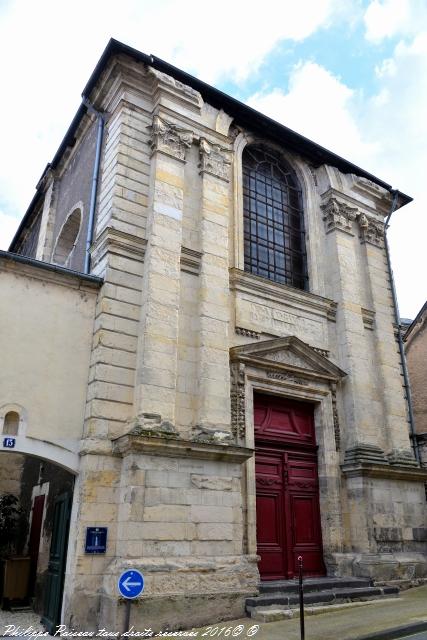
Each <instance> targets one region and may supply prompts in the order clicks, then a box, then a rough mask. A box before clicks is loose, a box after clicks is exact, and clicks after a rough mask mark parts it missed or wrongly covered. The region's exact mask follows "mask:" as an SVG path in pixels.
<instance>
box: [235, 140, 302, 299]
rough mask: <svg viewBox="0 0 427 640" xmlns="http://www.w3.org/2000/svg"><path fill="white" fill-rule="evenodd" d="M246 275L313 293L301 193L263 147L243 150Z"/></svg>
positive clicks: (283, 166)
mask: <svg viewBox="0 0 427 640" xmlns="http://www.w3.org/2000/svg"><path fill="white" fill-rule="evenodd" d="M242 164H243V167H242V168H243V214H244V232H245V233H244V238H245V271H250V272H251V273H254V274H256V275H258V276H263V277H264V278H268V279H269V280H274V281H275V282H281V283H284V284H289V285H291V286H293V287H298V288H299V289H308V277H307V265H306V253H305V234H304V216H303V209H302V197H301V189H300V187H299V184H298V180H297V178H296V176H295V173H294V172H293V171H292V170H291V168H290V167H288V166H287V164H286V163H285V162H284V160H283V159H282V158H281V156H280V155H279V154H278V153H276V152H275V151H273V150H271V149H267V148H265V147H262V146H249V147H246V148H245V150H244V152H243V158H242Z"/></svg>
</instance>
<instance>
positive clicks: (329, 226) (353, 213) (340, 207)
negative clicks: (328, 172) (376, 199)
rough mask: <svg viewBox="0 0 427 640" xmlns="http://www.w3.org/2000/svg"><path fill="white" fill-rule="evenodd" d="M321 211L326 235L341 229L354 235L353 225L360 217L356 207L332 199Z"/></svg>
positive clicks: (323, 205) (322, 206)
mask: <svg viewBox="0 0 427 640" xmlns="http://www.w3.org/2000/svg"><path fill="white" fill-rule="evenodd" d="M321 209H322V211H323V221H324V223H325V228H326V233H329V232H331V231H335V230H336V229H339V230H341V231H345V232H346V233H349V234H351V235H354V234H353V231H352V223H353V222H354V220H356V218H357V215H358V210H357V209H356V208H355V207H349V206H348V205H347V204H346V203H345V202H340V201H339V200H337V198H335V197H331V198H329V200H328V201H327V202H326V203H325V204H322V205H321Z"/></svg>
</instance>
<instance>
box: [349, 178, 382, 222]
mask: <svg viewBox="0 0 427 640" xmlns="http://www.w3.org/2000/svg"><path fill="white" fill-rule="evenodd" d="M351 180H352V185H351V188H352V190H354V191H356V192H358V193H360V194H361V195H362V196H364V197H365V198H369V199H370V200H371V201H373V202H374V203H375V210H376V211H377V212H378V213H381V214H382V215H383V216H386V215H387V214H388V212H389V210H390V205H391V201H392V196H391V194H390V192H389V191H387V190H386V189H383V188H382V187H380V186H379V185H378V184H375V182H372V180H368V179H367V178H361V177H359V176H356V175H354V174H353V175H351Z"/></svg>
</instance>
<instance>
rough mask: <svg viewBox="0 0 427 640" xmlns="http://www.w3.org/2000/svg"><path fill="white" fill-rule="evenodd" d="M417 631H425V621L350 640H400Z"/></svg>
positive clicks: (426, 627) (426, 625)
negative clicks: (398, 639)
mask: <svg viewBox="0 0 427 640" xmlns="http://www.w3.org/2000/svg"><path fill="white" fill-rule="evenodd" d="M419 631H427V620H423V621H421V622H412V623H410V624H404V625H402V626H401V627H394V628H393V629H385V630H383V631H376V632H375V633H370V634H368V635H367V636H357V637H356V638H352V640H397V638H402V637H404V636H407V635H410V634H411V633H418V632H419Z"/></svg>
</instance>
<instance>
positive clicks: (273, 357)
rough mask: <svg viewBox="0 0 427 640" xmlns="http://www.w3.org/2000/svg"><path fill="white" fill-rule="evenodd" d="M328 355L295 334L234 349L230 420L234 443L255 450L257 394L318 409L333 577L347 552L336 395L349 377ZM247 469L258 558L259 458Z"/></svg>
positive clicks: (248, 517)
mask: <svg viewBox="0 0 427 640" xmlns="http://www.w3.org/2000/svg"><path fill="white" fill-rule="evenodd" d="M324 353H325V352H323V351H322V352H321V351H320V350H316V349H315V348H313V347H311V346H310V345H308V344H306V343H305V342H303V341H302V340H300V339H299V338H296V337H295V336H287V337H284V338H276V339H273V340H265V341H262V342H257V343H256V344H253V343H251V344H247V345H241V346H237V347H233V348H232V349H231V350H230V367H231V417H232V430H233V434H234V436H235V438H236V442H237V443H238V444H239V445H241V446H244V447H248V448H251V449H254V448H255V436H254V417H253V416H254V400H253V398H254V391H258V392H262V393H267V394H272V395H275V396H280V397H283V398H288V399H292V400H300V401H304V402H309V403H312V404H313V405H314V423H315V431H316V442H317V445H318V472H319V500H320V511H321V526H322V538H323V552H324V560H325V564H326V568H327V573H328V574H332V572H333V568H334V566H335V562H334V556H335V554H340V553H342V552H343V548H344V539H343V526H342V512H341V501H340V491H341V470H340V466H339V463H340V459H339V455H340V452H339V450H340V426H339V420H338V412H337V407H336V392H337V386H338V385H339V384H340V383H341V381H342V380H343V378H344V377H345V376H346V373H345V372H344V371H342V370H341V369H340V368H339V367H337V366H336V365H335V364H334V363H332V362H331V361H330V360H328V358H327V357H326V356H325V355H324ZM246 466H247V471H246V509H245V528H246V531H245V533H246V540H247V553H249V554H256V549H257V540H256V488H255V459H254V458H251V459H250V460H248V462H247V465H246Z"/></svg>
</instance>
